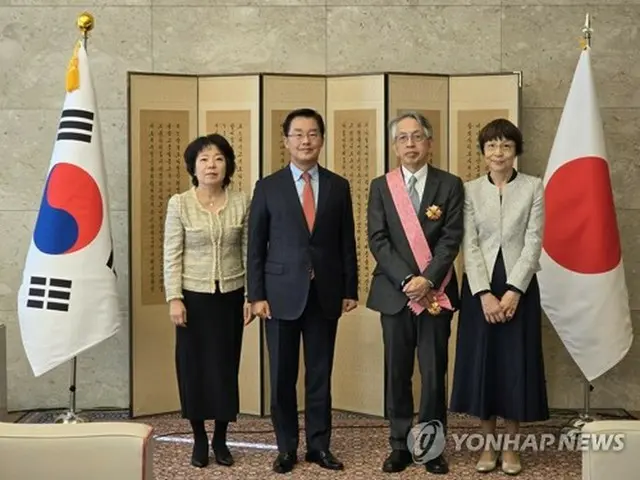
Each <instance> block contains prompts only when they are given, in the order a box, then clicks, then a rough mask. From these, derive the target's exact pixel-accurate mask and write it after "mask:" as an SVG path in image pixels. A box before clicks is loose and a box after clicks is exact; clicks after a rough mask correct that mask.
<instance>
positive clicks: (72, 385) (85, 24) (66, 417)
mask: <svg viewBox="0 0 640 480" xmlns="http://www.w3.org/2000/svg"><path fill="white" fill-rule="evenodd" d="M76 25H77V27H78V29H79V30H80V31H81V32H82V43H83V46H84V48H85V49H86V48H87V39H88V36H89V32H90V31H91V30H93V25H94V19H93V15H91V14H90V13H89V12H83V13H81V14H80V15H79V16H78V18H77V19H76ZM77 367H78V357H77V356H76V357H73V359H72V360H71V378H70V380H69V410H67V411H66V412H64V413H62V414H60V415H58V417H56V419H55V421H54V423H85V422H87V419H85V418H84V417H81V416H80V415H79V414H78V413H77V412H76V380H77Z"/></svg>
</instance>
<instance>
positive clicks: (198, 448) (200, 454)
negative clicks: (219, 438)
mask: <svg viewBox="0 0 640 480" xmlns="http://www.w3.org/2000/svg"><path fill="white" fill-rule="evenodd" d="M191 465H193V466H194V467H198V468H204V467H206V466H207V465H209V442H208V441H207V437H206V436H205V437H204V438H200V437H196V438H195V439H194V442H193V452H192V454H191Z"/></svg>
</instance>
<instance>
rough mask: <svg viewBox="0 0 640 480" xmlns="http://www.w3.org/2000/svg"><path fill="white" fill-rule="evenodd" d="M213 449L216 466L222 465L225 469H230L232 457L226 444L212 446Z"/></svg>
mask: <svg viewBox="0 0 640 480" xmlns="http://www.w3.org/2000/svg"><path fill="white" fill-rule="evenodd" d="M212 447H213V456H214V458H215V459H216V463H217V464H218V465H224V466H225V467H230V466H231V465H233V456H231V452H230V451H229V448H228V447H227V445H226V444H224V443H223V444H221V445H216V444H214V445H212Z"/></svg>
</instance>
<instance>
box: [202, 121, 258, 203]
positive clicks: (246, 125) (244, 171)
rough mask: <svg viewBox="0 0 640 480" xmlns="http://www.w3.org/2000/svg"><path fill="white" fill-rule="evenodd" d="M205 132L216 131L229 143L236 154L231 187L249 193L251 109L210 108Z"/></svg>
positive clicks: (250, 186)
mask: <svg viewBox="0 0 640 480" xmlns="http://www.w3.org/2000/svg"><path fill="white" fill-rule="evenodd" d="M206 118H207V120H206V121H207V126H206V129H207V133H218V134H220V135H222V136H223V137H224V138H226V139H227V141H228V142H229V143H230V144H231V147H232V148H233V151H234V153H235V155H236V171H235V173H234V175H233V178H232V180H231V185H230V187H231V188H234V189H236V190H238V189H241V190H243V191H244V192H246V193H247V194H249V195H250V194H251V189H252V184H251V151H252V147H251V110H224V111H223V110H210V111H208V112H207V117H206Z"/></svg>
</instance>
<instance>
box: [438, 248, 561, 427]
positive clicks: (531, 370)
mask: <svg viewBox="0 0 640 480" xmlns="http://www.w3.org/2000/svg"><path fill="white" fill-rule="evenodd" d="M506 281H507V280H506V272H505V266H504V261H503V258H502V252H499V254H498V258H497V260H496V264H495V267H494V271H493V275H492V279H491V292H492V293H493V294H494V295H495V296H496V297H497V298H498V299H500V298H501V297H502V295H504V293H506V291H507V285H506ZM461 297H462V298H461V306H460V314H459V320H458V334H457V344H456V362H455V371H454V380H453V391H452V395H451V407H450V408H451V410H452V411H454V412H459V413H466V414H469V415H473V416H475V417H478V418H480V419H482V420H489V419H490V418H491V417H494V416H495V417H501V418H504V419H507V420H514V421H520V422H534V421H543V420H547V419H548V418H549V409H548V404H547V390H546V381H545V372H544V359H543V352H542V331H541V321H542V307H541V305H540V290H539V287H538V282H537V279H536V277H535V275H534V277H533V278H532V280H531V282H530V284H529V287H528V289H527V291H526V292H524V295H522V296H521V297H520V301H519V303H518V308H517V309H516V312H515V314H514V316H513V318H512V319H511V320H510V321H508V322H506V323H498V324H491V323H489V322H487V321H486V319H485V317H484V313H483V311H482V304H481V301H480V298H479V297H474V296H473V295H472V294H471V290H470V288H469V282H468V279H467V277H466V275H464V276H463V279H462V293H461Z"/></svg>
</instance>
